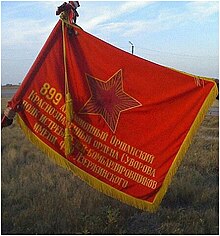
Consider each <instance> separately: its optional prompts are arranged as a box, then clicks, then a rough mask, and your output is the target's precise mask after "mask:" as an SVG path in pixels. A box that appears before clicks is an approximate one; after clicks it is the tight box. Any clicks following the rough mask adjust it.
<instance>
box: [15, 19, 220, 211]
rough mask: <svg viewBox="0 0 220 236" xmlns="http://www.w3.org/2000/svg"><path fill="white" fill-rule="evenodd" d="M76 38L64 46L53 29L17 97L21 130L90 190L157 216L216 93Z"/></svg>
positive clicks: (204, 83)
mask: <svg viewBox="0 0 220 236" xmlns="http://www.w3.org/2000/svg"><path fill="white" fill-rule="evenodd" d="M72 28H73V33H72V34H69V33H68V31H67V29H66V28H65V32H63V33H64V38H63V37H62V24H61V21H59V22H58V24H57V25H56V27H55V28H54V30H53V31H52V33H51V35H50V37H49V38H48V40H47V42H46V44H45V45H44V47H43V49H42V51H41V52H40V54H39V56H38V58H37V59H36V61H35V63H34V64H33V66H32V68H31V69H30V71H29V72H28V74H27V76H26V77H25V79H24V81H23V83H22V85H21V87H20V88H19V90H18V91H17V93H16V94H15V96H14V97H13V99H12V101H11V106H12V108H15V107H16V106H18V104H20V103H22V110H21V111H19V112H18V121H19V124H20V125H21V128H22V129H23V130H24V132H25V133H26V134H27V137H29V139H30V140H31V141H32V142H33V143H35V144H36V145H37V146H39V147H40V148H41V149H42V150H43V151H45V152H46V153H47V154H48V155H49V156H50V157H51V158H53V159H54V160H55V161H56V162H57V163H58V164H60V165H61V166H64V167H66V168H67V169H69V170H70V171H72V172H74V173H75V174H77V175H78V176H79V177H80V178H81V179H83V180H84V181H86V182H87V183H88V184H90V185H91V186H93V187H94V188H96V189H98V190H100V191H102V192H104V193H105V194H107V195H109V196H112V197H114V198H116V199H119V200H121V201H123V202H125V203H127V204H130V205H133V206H135V207H138V208H140V209H144V210H149V211H154V210H156V209H157V207H158V206H159V204H160V202H161V200H162V198H163V196H164V194H165V192H166V190H167V188H168V185H169V184H170V182H171V178H172V177H173V175H174V174H175V172H176V170H177V168H178V166H179V164H180V162H181V160H182V158H183V156H184V154H185V152H186V151H187V148H188V146H189V144H190V142H191V140H192V137H193V135H194V134H195V131H196V129H197V128H198V127H199V125H200V123H201V122H202V119H203V117H204V115H205V113H206V112H207V110H208V108H209V106H210V105H211V104H212V103H213V101H214V100H215V98H216V96H217V87H216V84H215V82H213V81H212V80H209V79H206V78H200V77H196V76H193V75H189V74H186V73H182V72H179V71H176V70H173V69H170V68H166V67H164V66H160V65H157V64H155V63H152V62H150V61H146V60H144V59H141V58H139V57H137V56H133V55H131V54H129V53H127V52H124V51H122V50H120V49H118V48H116V47H113V46H112V45H110V44H108V43H106V42H104V41H102V40H100V39H98V38H96V37H94V36H92V35H90V34H88V33H87V32H85V31H83V30H82V29H80V28H78V27H76V26H72ZM63 39H64V40H63ZM65 94H66V99H67V101H65ZM71 109H73V113H71V111H70V110H71Z"/></svg>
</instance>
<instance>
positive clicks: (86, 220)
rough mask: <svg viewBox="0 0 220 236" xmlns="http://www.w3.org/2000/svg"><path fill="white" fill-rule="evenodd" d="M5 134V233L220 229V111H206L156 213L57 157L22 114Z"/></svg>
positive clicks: (199, 231)
mask: <svg viewBox="0 0 220 236" xmlns="http://www.w3.org/2000/svg"><path fill="white" fill-rule="evenodd" d="M5 104H6V101H5V99H2V107H5ZM214 106H218V103H217V102H216V103H215V104H214ZM1 138H2V139H1V142H2V143H1V144H2V145H1V154H2V162H1V168H2V169H1V173H2V175H1V187H2V189H1V190H2V195H1V197H2V219H1V224H2V225H1V226H2V227H1V230H2V234H218V233H219V209H218V206H219V182H218V180H219V179H218V174H219V163H218V157H219V118H218V117H211V116H206V117H205V120H204V121H203V123H202V125H201V127H200V129H199V130H198V132H197V134H196V136H195V138H194V139H193V142H192V144H191V146H190V148H189V150H188V152H187V154H186V156H185V158H184V160H183V162H182V164H181V166H180V168H179V170H178V171H177V174H176V175H175V177H174V178H173V181H172V184H171V185H170V187H169V189H168V192H167V194H166V195H165V198H164V199H163V201H162V203H161V206H160V208H159V210H158V211H157V212H156V213H154V214H151V213H148V212H143V211H141V210H138V209H136V208H133V207H130V206H128V205H126V204H123V203H121V202H119V201H117V200H114V199H112V198H110V197H107V196H105V195H104V194H102V193H99V192H98V191H96V190H94V189H92V188H91V187H89V186H88V185H87V184H85V183H84V182H82V181H81V180H79V179H78V178H77V177H76V176H74V175H72V174H71V173H69V172H68V171H66V170H65V169H62V168H61V167H59V166H57V165H55V164H54V163H53V162H52V161H51V160H50V159H49V158H48V157H47V156H46V155H45V154H43V153H42V152H41V151H39V150H38V149H37V148H35V146H33V145H32V144H31V143H30V142H29V141H28V140H27V139H26V137H25V136H24V134H23V133H22V131H21V130H20V128H19V127H18V125H17V124H16V122H15V123H14V124H13V125H12V126H10V127H8V128H5V129H3V130H2V136H1Z"/></svg>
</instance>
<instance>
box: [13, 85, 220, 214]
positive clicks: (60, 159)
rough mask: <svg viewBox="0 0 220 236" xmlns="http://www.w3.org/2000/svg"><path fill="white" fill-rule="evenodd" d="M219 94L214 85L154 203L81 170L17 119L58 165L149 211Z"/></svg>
mask: <svg viewBox="0 0 220 236" xmlns="http://www.w3.org/2000/svg"><path fill="white" fill-rule="evenodd" d="M217 94H218V89H217V86H214V87H213V88H212V90H211V92H210V93H209V95H208V97H207V98H206V100H205V102H204V104H203V106H202V108H201V109H200V112H199V114H198V115H197V117H196V119H195V121H194V122H193V125H192V127H191V129H190V131H189V132H188V134H187V136H186V138H185V140H184V142H183V144H182V146H181V148H180V150H179V152H178V153H177V156H176V158H175V160H174V162H173V164H172V166H171V168H170V170H169V171H168V173H167V175H166V178H165V180H164V182H163V185H162V187H161V189H160V190H159V192H158V193H157V195H156V197H155V200H154V202H153V203H149V202H146V201H144V200H141V199H137V198H134V197H132V196H130V195H127V194H125V193H123V192H121V191H119V190H117V189H115V188H113V187H111V186H109V185H107V184H105V183H104V182H101V181H100V180H98V179H96V178H95V177H93V176H91V175H90V174H88V173H87V172H85V171H83V170H81V169H80V168H78V167H77V166H75V165H73V164H72V163H71V162H69V161H68V160H67V159H66V158H64V157H63V156H61V155H60V154H59V153H57V152H55V151H54V150H53V149H52V148H50V147H49V146H47V145H46V144H45V143H44V142H42V141H41V140H40V139H39V138H38V137H37V136H36V135H35V134H34V133H32V132H31V131H30V130H29V129H28V127H27V126H26V125H25V123H24V121H23V120H22V119H21V117H20V116H19V115H18V116H17V121H18V123H19V124H20V126H21V128H22V130H23V131H24V133H25V134H26V136H27V137H28V138H29V140H30V141H31V142H32V143H34V144H35V145H36V146H38V147H39V148H40V149H41V150H42V151H44V152H45V153H46V154H47V155H48V156H49V157H51V158H52V159H53V160H54V161H55V163H57V164H58V165H60V166H62V167H64V168H66V169H68V170H69V171H71V172H72V173H74V174H76V175H77V176H79V177H80V178H81V179H82V180H84V181H85V182H87V183H88V184H89V185H90V186H92V187H94V188H95V189H97V190H99V191H100V192H103V193H104V194H106V195H108V196H110V197H113V198H116V199H118V200H120V201H121V202H124V203H126V204H129V205H131V206H134V207H136V208H139V209H142V210H145V211H149V212H155V211H156V210H157V209H158V207H159V204H160V203H161V201H162V198H163V196H164V195H165V193H166V191H167V188H168V186H169V185H170V183H171V179H172V177H173V176H174V174H175V173H176V171H177V169H178V167H179V165H180V163H181V161H182V159H183V156H184V155H185V153H186V151H187V149H188V147H189V145H190V143H191V142H192V138H193V135H194V134H195V132H196V131H197V129H198V127H199V125H200V124H201V122H202V120H203V119H204V116H205V114H206V113H207V111H208V109H209V107H210V106H211V105H212V103H213V102H214V100H215V98H216V96H217Z"/></svg>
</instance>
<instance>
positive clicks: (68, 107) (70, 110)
mask: <svg viewBox="0 0 220 236" xmlns="http://www.w3.org/2000/svg"><path fill="white" fill-rule="evenodd" d="M65 103H66V120H67V121H69V122H72V120H73V100H72V98H71V94H70V93H69V92H68V93H67V94H66V102H65Z"/></svg>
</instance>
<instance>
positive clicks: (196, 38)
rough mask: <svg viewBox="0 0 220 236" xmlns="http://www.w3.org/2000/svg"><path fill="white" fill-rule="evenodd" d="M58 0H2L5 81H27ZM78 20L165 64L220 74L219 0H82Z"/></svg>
mask: <svg viewBox="0 0 220 236" xmlns="http://www.w3.org/2000/svg"><path fill="white" fill-rule="evenodd" d="M62 3H63V2H62V1H59V2H54V1H53V2H52V1H47V2H46V1H35V2H31V1H22V2H21V1H1V84H7V83H12V84H18V83H20V82H22V80H23V78H24V76H25V75H26V74H27V72H28V70H29V69H30V67H31V65H32V64H33V62H34V60H35V58H36V57H37V55H38V53H39V51H40V50H41V48H42V47H43V45H44V43H45V41H46V39H47V38H48V36H49V34H50V32H51V31H52V29H53V27H54V26H55V24H56V22H57V21H58V19H59V17H58V16H56V15H55V12H56V9H57V6H59V5H61V4H62ZM80 5H81V6H80V7H79V8H78V12H79V14H80V17H79V18H78V20H77V23H78V24H79V25H80V26H81V27H82V28H83V29H84V30H85V31H87V32H89V33H91V34H93V35H94V36H96V37H98V38H101V39H102V40H105V41H107V42H108V43H110V44H112V45H114V46H116V47H118V48H121V49H123V50H125V51H128V52H130V51H131V45H130V44H129V41H131V42H132V43H133V44H134V46H135V52H134V53H135V55H136V56H139V57H142V58H145V59H147V60H150V61H153V62H155V63H158V64H160V65H164V66H167V67H172V68H175V69H177V70H181V71H185V72H188V73H192V74H195V75H199V76H206V77H210V78H219V2H218V1H194V2H189V1H154V2H150V1H137V2H134V1H80Z"/></svg>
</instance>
